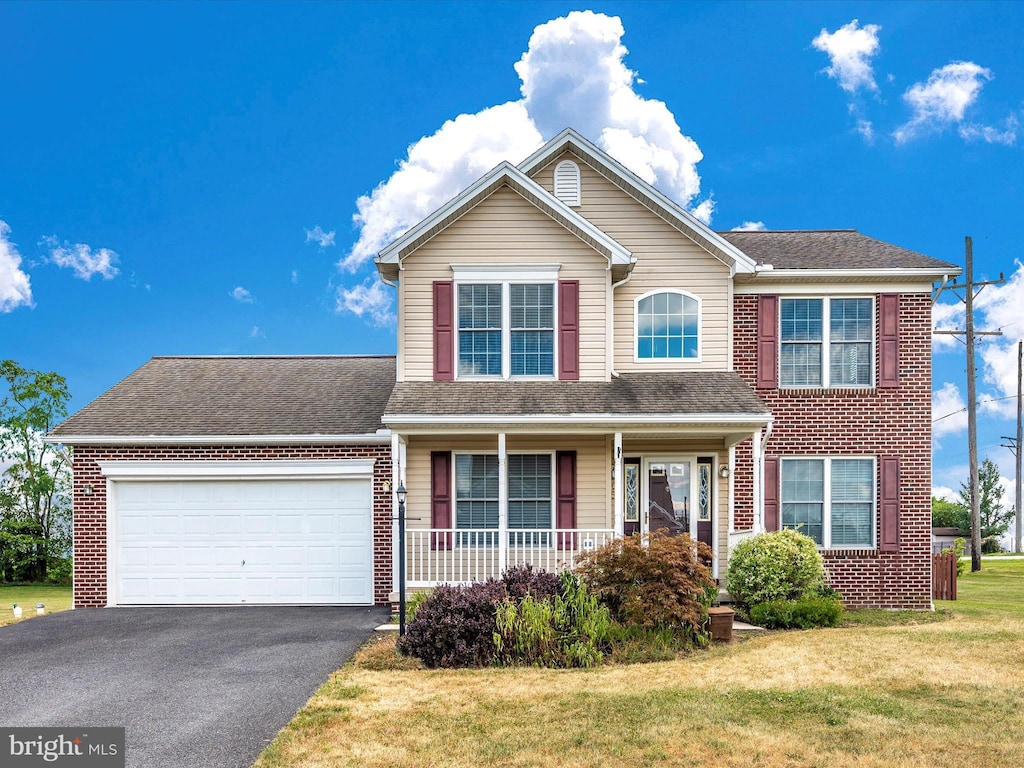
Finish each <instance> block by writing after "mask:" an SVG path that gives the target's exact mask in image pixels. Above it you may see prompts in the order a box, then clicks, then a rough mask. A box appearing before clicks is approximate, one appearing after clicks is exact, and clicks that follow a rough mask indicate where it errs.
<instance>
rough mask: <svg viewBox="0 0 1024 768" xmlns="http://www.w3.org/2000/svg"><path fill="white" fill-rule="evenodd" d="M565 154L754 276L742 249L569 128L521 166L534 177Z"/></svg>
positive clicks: (738, 269) (732, 265)
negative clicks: (585, 165)
mask: <svg viewBox="0 0 1024 768" xmlns="http://www.w3.org/2000/svg"><path fill="white" fill-rule="evenodd" d="M566 151H569V152H571V153H572V154H574V155H576V156H577V157H578V158H579V159H580V160H582V161H583V162H585V163H586V164H587V165H589V166H590V167H591V168H593V169H594V170H595V171H596V172H597V173H599V174H601V175H602V176H604V177H605V178H606V179H608V180H609V181H610V182H612V183H613V184H614V185H615V186H617V187H618V188H619V189H621V190H622V191H623V192H625V193H626V194H627V195H629V196H630V197H632V198H633V199H635V200H637V201H638V202H639V203H641V204H642V205H644V206H646V207H647V208H649V209H650V210H651V211H653V212H654V213H655V214H656V215H657V216H658V217H659V218H661V219H663V220H665V221H666V222H668V223H669V224H670V225H672V226H673V227H675V228H676V229H678V230H679V231H680V232H682V233H683V234H684V235H686V236H687V237H689V238H690V239H691V240H693V241H694V242H695V243H697V244H698V245H700V246H701V247H702V248H704V249H705V250H707V251H708V252H709V253H711V254H712V255H713V256H715V257H716V258H717V259H719V260H720V261H722V262H724V263H725V264H727V265H728V266H729V268H730V270H732V272H733V273H736V272H739V273H753V271H754V266H755V262H754V260H753V259H751V258H750V257H749V256H747V255H746V254H745V253H743V251H742V250H740V249H739V248H738V247H736V246H735V245H733V244H732V243H730V242H729V241H728V240H726V239H725V238H724V237H722V236H721V235H720V234H719V233H717V232H715V231H714V230H713V229H711V228H710V227H708V226H707V225H706V224H704V223H703V222H701V221H699V220H698V219H697V218H695V217H694V216H693V214H691V213H689V212H688V211H686V210H685V209H683V208H682V206H680V205H679V204H677V203H675V202H673V201H672V200H670V199H669V198H668V197H667V196H665V195H664V194H662V193H661V192H659V191H658V190H657V189H655V188H654V187H653V186H651V185H650V184H648V183H647V182H646V181H644V180H643V179H641V178H639V177H638V176H637V175H636V174H634V173H633V172H632V171H630V170H628V169H627V168H626V167H625V166H623V165H622V164H621V163H619V162H618V161H617V160H615V159H614V158H613V157H611V156H610V155H609V154H608V153H607V152H605V151H604V150H602V149H600V148H598V147H597V146H596V145H595V144H593V143H591V142H590V141H588V140H587V139H585V138H584V137H583V136H581V135H580V134H579V133H577V132H576V131H574V130H573V129H572V128H566V129H565V130H564V131H562V132H561V133H559V134H558V135H557V136H555V138H553V139H552V140H551V141H549V142H547V143H546V144H545V145H544V146H543V147H541V148H540V149H538V150H537V151H536V152H534V153H533V154H532V155H530V156H529V157H528V158H526V159H525V160H524V161H523V162H521V163H520V164H519V170H521V171H522V172H523V173H525V174H526V175H528V176H532V175H533V174H534V173H536V172H537V171H539V170H540V169H541V168H543V167H545V166H546V165H548V163H550V162H551V161H553V160H555V159H556V158H558V156H559V155H561V154H562V153H563V152H566Z"/></svg>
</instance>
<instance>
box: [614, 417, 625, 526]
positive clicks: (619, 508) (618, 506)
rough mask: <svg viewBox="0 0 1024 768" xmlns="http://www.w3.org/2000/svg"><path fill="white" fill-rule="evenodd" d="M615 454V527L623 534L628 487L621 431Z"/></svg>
mask: <svg viewBox="0 0 1024 768" xmlns="http://www.w3.org/2000/svg"><path fill="white" fill-rule="evenodd" d="M613 455H614V457H615V459H614V460H615V468H614V469H613V470H612V480H613V482H614V483H615V497H614V498H615V507H614V508H615V518H614V521H613V527H614V528H615V535H616V536H621V535H622V531H623V527H622V526H623V512H624V510H625V508H626V489H625V483H624V482H623V477H622V433H621V432H616V433H615V448H614V449H613Z"/></svg>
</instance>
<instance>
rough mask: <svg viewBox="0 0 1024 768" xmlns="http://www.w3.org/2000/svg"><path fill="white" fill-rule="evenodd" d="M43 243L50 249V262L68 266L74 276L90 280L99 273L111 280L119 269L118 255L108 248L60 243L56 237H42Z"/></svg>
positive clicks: (59, 265)
mask: <svg viewBox="0 0 1024 768" xmlns="http://www.w3.org/2000/svg"><path fill="white" fill-rule="evenodd" d="M43 244H44V245H46V247H47V248H49V249H50V262H51V263H53V264H56V265H57V266H58V267H62V268H63V267H70V268H71V269H72V270H74V272H75V277H77V278H79V279H81V280H91V279H92V278H93V275H99V276H100V277H102V278H103V279H104V280H113V279H114V278H115V277H116V276H117V274H118V273H119V272H120V270H119V269H118V268H117V263H118V261H120V258H119V257H118V255H117V254H116V253H115V252H114V251H112V250H110V249H109V248H97V249H96V250H95V251H94V250H93V249H92V247H91V246H88V245H86V244H85V243H75V244H73V245H72V244H71V243H68V242H67V241H65V242H63V243H61V242H60V241H59V240H58V239H57V238H56V237H53V236H50V237H44V238H43Z"/></svg>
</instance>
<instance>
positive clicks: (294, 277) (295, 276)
mask: <svg viewBox="0 0 1024 768" xmlns="http://www.w3.org/2000/svg"><path fill="white" fill-rule="evenodd" d="M298 282H299V270H297V269H293V270H292V283H298Z"/></svg>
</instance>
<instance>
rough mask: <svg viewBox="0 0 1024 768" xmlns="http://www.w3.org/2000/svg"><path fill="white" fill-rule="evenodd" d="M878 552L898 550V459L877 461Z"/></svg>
mask: <svg viewBox="0 0 1024 768" xmlns="http://www.w3.org/2000/svg"><path fill="white" fill-rule="evenodd" d="M878 474H879V478H878V484H879V486H881V493H880V496H881V502H880V504H879V509H880V512H879V519H880V522H881V525H880V526H879V531H880V533H879V536H880V538H879V540H878V551H879V552H898V551H899V548H900V459H899V457H898V456H882V457H881V459H879V473H878Z"/></svg>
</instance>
